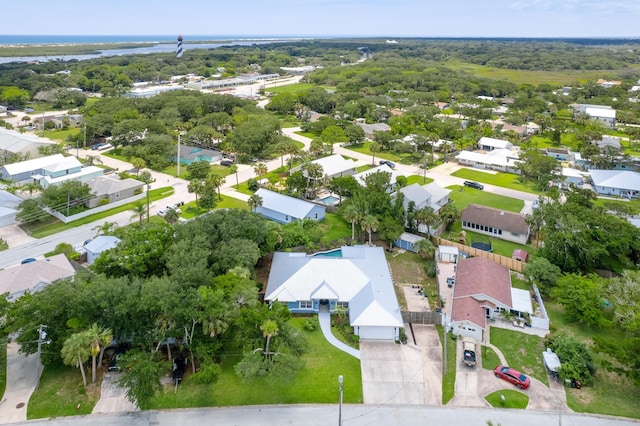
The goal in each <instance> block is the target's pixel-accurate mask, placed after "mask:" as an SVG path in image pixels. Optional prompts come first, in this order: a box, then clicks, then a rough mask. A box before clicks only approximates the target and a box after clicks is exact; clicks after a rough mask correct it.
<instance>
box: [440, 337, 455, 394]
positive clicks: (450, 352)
mask: <svg viewBox="0 0 640 426" xmlns="http://www.w3.org/2000/svg"><path fill="white" fill-rule="evenodd" d="M436 328H437V329H438V335H439V336H440V344H442V345H443V347H444V342H443V339H444V336H443V330H442V326H439V325H438V326H436ZM452 336H453V335H452V334H448V335H447V371H446V372H443V375H442V405H447V403H448V402H449V401H451V399H452V398H453V396H454V394H455V387H456V340H455V339H454V338H453V337H452ZM443 368H444V366H443Z"/></svg>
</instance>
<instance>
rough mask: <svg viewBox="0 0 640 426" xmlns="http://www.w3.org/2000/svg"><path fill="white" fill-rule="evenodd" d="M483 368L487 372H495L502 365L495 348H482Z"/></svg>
mask: <svg viewBox="0 0 640 426" xmlns="http://www.w3.org/2000/svg"><path fill="white" fill-rule="evenodd" d="M481 358H482V368H484V369H485V370H493V369H494V368H496V367H497V366H498V365H500V358H498V354H496V351H494V350H493V348H491V347H489V346H484V345H483V346H482V356H481Z"/></svg>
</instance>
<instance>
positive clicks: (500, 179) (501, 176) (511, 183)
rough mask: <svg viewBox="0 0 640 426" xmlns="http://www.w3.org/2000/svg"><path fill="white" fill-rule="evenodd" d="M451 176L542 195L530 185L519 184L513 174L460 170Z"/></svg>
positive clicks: (516, 176) (517, 177) (517, 178)
mask: <svg viewBox="0 0 640 426" xmlns="http://www.w3.org/2000/svg"><path fill="white" fill-rule="evenodd" d="M451 175H452V176H456V177H459V178H462V179H469V180H475V181H478V182H482V183H487V184H490V185H495V186H501V187H503V188H509V189H515V190H516V191H523V192H531V193H533V194H542V192H541V191H539V190H537V189H536V188H535V187H534V185H532V184H526V185H525V184H522V183H520V180H519V176H518V175H514V174H513V173H501V172H497V173H495V174H494V173H487V172H483V171H480V170H476V169H466V168H464V169H460V170H458V171H456V172H454V173H451Z"/></svg>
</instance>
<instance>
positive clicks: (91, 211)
mask: <svg viewBox="0 0 640 426" xmlns="http://www.w3.org/2000/svg"><path fill="white" fill-rule="evenodd" d="M146 196H147V194H146V192H143V193H142V194H138V195H133V196H131V197H128V198H125V199H122V200H119V201H114V202H113V203H109V204H105V205H103V206H98V207H94V208H92V209H89V210H86V211H84V212H81V213H78V214H74V215H71V216H69V217H67V216H65V215H63V214H62V213H60V212H56V211H52V210H48V213H49V214H51V215H52V216H53V217H55V218H57V219H59V220H61V221H62V222H64V223H69V222H73V221H74V220H78V219H82V218H83V217H87V216H91V215H92V214H96V213H100V212H103V211H105V210H111V209H113V208H115V207H119V206H122V205H124V204H129V203H130V202H132V201H136V200H140V199H141V198H144V197H146Z"/></svg>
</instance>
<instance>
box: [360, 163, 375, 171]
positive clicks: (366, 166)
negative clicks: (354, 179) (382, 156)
mask: <svg viewBox="0 0 640 426" xmlns="http://www.w3.org/2000/svg"><path fill="white" fill-rule="evenodd" d="M369 169H373V166H372V165H371V164H365V165H364V166H358V167H357V168H356V172H358V173H362V172H366V171H367V170H369Z"/></svg>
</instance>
